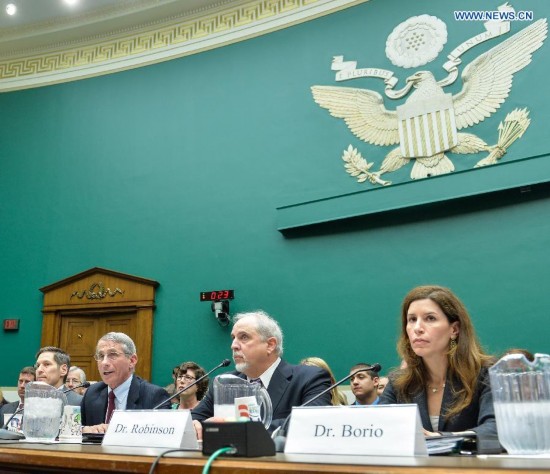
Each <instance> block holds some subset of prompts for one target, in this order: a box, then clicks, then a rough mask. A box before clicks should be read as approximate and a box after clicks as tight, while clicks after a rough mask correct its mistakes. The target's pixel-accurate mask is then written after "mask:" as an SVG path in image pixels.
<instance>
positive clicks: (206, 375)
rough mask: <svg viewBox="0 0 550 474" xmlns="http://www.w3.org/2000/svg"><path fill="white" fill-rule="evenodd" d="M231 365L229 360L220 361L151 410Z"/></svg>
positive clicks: (156, 408)
mask: <svg viewBox="0 0 550 474" xmlns="http://www.w3.org/2000/svg"><path fill="white" fill-rule="evenodd" d="M230 363H231V361H230V360H229V359H224V360H222V361H221V362H220V363H219V364H218V365H217V366H216V367H214V368H213V369H212V370H210V371H209V372H207V373H206V374H204V375H203V376H202V377H199V378H198V379H197V380H195V381H194V382H193V383H190V384H189V385H186V386H185V387H183V388H182V389H181V390H179V391H178V392H176V393H174V394H173V395H170V398H167V399H166V400H163V401H162V402H160V403H159V404H158V405H156V406H155V407H153V410H158V409H159V408H160V407H161V406H162V405H164V404H165V403H167V402H169V401H170V400H172V398H176V397H179V396H180V395H181V394H182V393H183V392H185V391H186V390H189V389H190V388H191V387H193V386H194V385H197V384H198V383H199V382H200V381H201V380H203V379H205V378H206V377H208V376H209V375H210V374H211V373H212V372H214V371H216V370H218V369H219V368H221V367H227V366H228V365H229V364H230Z"/></svg>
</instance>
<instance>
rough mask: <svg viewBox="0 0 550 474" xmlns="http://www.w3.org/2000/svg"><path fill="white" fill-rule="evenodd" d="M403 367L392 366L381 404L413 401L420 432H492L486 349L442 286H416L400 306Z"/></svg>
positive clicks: (489, 360)
mask: <svg viewBox="0 0 550 474" xmlns="http://www.w3.org/2000/svg"><path fill="white" fill-rule="evenodd" d="M397 350H398V352H399V355H400V356H401V357H403V359H404V361H405V362H406V367H405V368H403V369H399V370H397V371H396V372H393V373H392V374H391V375H390V382H389V384H388V385H387V386H386V389H385V390H384V393H383V394H382V397H381V401H380V403H381V404H389V403H416V404H418V408H419V410H420V418H421V420H422V425H423V427H424V433H425V434H426V435H429V436H430V435H436V434H438V433H439V434H441V433H442V432H462V431H469V430H472V431H475V432H476V433H478V434H485V435H496V423H495V412H494V407H493V397H492V393H491V387H490V385H489V383H490V382H489V375H488V368H489V366H490V365H491V364H492V362H493V359H492V358H491V357H490V356H488V355H486V354H485V353H484V352H483V350H482V348H481V346H480V344H479V342H478V340H477V337H476V334H475V331H474V327H473V325H472V321H471V319H470V316H469V314H468V311H467V310H466V308H465V306H464V305H463V304H462V302H461V301H460V300H459V299H458V298H457V297H456V296H455V295H454V294H453V293H452V291H451V290H449V289H448V288H443V287H440V286H420V287H417V288H414V289H413V290H411V291H410V292H409V293H408V294H407V295H406V296H405V299H404V300H403V303H402V308H401V334H400V336H399V340H398V343H397Z"/></svg>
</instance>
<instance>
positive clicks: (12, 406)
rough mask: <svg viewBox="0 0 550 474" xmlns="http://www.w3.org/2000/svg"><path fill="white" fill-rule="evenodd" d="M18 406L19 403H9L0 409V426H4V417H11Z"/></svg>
mask: <svg viewBox="0 0 550 474" xmlns="http://www.w3.org/2000/svg"><path fill="white" fill-rule="evenodd" d="M18 406H19V402H10V403H6V404H5V405H3V406H2V408H0V426H1V425H3V424H4V415H11V414H12V413H15V410H17V407H18Z"/></svg>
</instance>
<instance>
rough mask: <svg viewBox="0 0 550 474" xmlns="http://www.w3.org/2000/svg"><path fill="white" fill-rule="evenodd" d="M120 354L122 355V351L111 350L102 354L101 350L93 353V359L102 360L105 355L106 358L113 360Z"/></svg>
mask: <svg viewBox="0 0 550 474" xmlns="http://www.w3.org/2000/svg"><path fill="white" fill-rule="evenodd" d="M121 355H124V353H122V352H115V351H112V352H107V354H103V353H102V352H98V353H97V354H94V359H95V360H97V361H98V362H101V361H103V359H105V357H107V359H109V360H111V361H113V360H117V359H118V358H119V357H120V356H121Z"/></svg>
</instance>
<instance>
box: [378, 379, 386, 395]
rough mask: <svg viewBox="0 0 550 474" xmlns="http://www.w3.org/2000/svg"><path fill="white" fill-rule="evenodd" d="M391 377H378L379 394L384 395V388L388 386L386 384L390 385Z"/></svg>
mask: <svg viewBox="0 0 550 474" xmlns="http://www.w3.org/2000/svg"><path fill="white" fill-rule="evenodd" d="M388 382H389V379H388V377H378V389H377V392H378V396H380V395H382V393H383V392H384V389H385V388H386V385H388Z"/></svg>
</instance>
